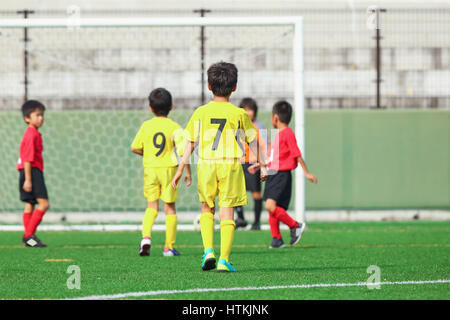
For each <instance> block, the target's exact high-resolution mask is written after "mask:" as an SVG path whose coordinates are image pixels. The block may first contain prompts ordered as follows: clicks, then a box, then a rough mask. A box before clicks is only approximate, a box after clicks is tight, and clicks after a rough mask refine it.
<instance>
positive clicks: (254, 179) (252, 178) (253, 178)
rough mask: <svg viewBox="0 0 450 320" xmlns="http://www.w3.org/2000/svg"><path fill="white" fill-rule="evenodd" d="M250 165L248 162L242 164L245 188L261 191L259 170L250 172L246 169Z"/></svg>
mask: <svg viewBox="0 0 450 320" xmlns="http://www.w3.org/2000/svg"><path fill="white" fill-rule="evenodd" d="M250 166H251V164H250V163H243V164H242V169H243V170H244V176H245V189H246V190H247V191H251V192H261V171H260V170H258V171H257V172H256V173H255V174H251V173H250V172H248V170H247V169H248V167H250Z"/></svg>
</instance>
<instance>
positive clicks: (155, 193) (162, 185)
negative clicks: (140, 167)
mask: <svg viewBox="0 0 450 320" xmlns="http://www.w3.org/2000/svg"><path fill="white" fill-rule="evenodd" d="M176 172H177V167H169V168H150V167H146V168H144V196H145V199H147V201H148V202H151V201H155V200H158V199H159V198H161V200H162V201H164V202H165V203H173V202H175V201H176V200H177V190H176V189H173V188H172V186H171V182H172V178H173V176H174V175H175V173H176Z"/></svg>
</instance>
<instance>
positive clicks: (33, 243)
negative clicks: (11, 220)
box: [23, 236, 47, 248]
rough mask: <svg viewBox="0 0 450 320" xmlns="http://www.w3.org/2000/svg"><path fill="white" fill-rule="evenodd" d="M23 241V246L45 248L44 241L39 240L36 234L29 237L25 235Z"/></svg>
mask: <svg viewBox="0 0 450 320" xmlns="http://www.w3.org/2000/svg"><path fill="white" fill-rule="evenodd" d="M23 241H24V245H25V247H31V248H34V247H36V248H45V247H46V246H47V245H46V244H45V243H44V242H42V241H41V240H39V238H38V237H36V236H31V237H26V238H25V237H24V238H23Z"/></svg>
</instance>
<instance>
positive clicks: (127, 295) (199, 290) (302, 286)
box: [65, 280, 450, 300]
mask: <svg viewBox="0 0 450 320" xmlns="http://www.w3.org/2000/svg"><path fill="white" fill-rule="evenodd" d="M442 283H450V280H426V281H388V282H379V283H378V282H377V283H367V282H358V283H317V284H298V285H288V286H267V287H234V288H197V289H186V290H156V291H144V292H129V293H119V294H109V295H94V296H87V297H80V298H67V299H65V300H102V299H123V298H130V297H145V296H157V295H165V294H177V293H203V292H226V291H256V290H279V289H309V288H333V287H365V286H372V287H375V286H377V285H382V286H386V285H408V284H414V285H422V284H442Z"/></svg>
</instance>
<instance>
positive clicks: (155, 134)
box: [131, 88, 191, 257]
mask: <svg viewBox="0 0 450 320" xmlns="http://www.w3.org/2000/svg"><path fill="white" fill-rule="evenodd" d="M149 102H150V109H151V111H152V112H153V114H154V115H155V117H154V118H152V119H150V120H147V121H145V122H144V123H143V124H142V126H141V128H140V129H139V132H138V133H137V135H136V137H135V138H134V141H133V143H132V144H131V151H133V152H134V153H137V154H139V155H141V156H142V157H143V161H142V162H143V165H144V196H145V198H146V199H147V202H148V207H147V210H146V211H145V215H144V219H143V221H142V240H141V244H140V247H139V255H140V256H149V255H150V247H151V234H152V227H153V224H154V222H155V219H156V217H157V216H158V199H159V198H161V200H162V201H164V212H165V213H166V243H165V245H164V250H163V255H164V256H165V257H171V256H179V255H180V253H179V252H178V251H177V250H176V249H175V248H174V247H173V246H174V244H175V240H176V233H177V216H176V209H175V201H176V200H177V190H176V189H173V188H172V187H171V181H172V177H173V175H174V174H175V172H176V171H177V166H178V158H177V154H178V155H180V156H181V155H182V153H183V150H182V148H183V147H184V144H185V143H184V135H183V130H182V129H181V127H180V126H179V125H178V124H177V123H176V122H174V121H173V120H171V119H169V118H167V115H168V114H169V112H170V110H171V109H172V107H173V106H172V96H171V95H170V92H169V91H167V90H166V89H164V88H157V89H155V90H153V91H152V92H151V93H150V96H149ZM184 179H185V181H186V185H187V186H189V185H190V184H191V169H190V167H189V165H187V171H186V175H185V178H184Z"/></svg>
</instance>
